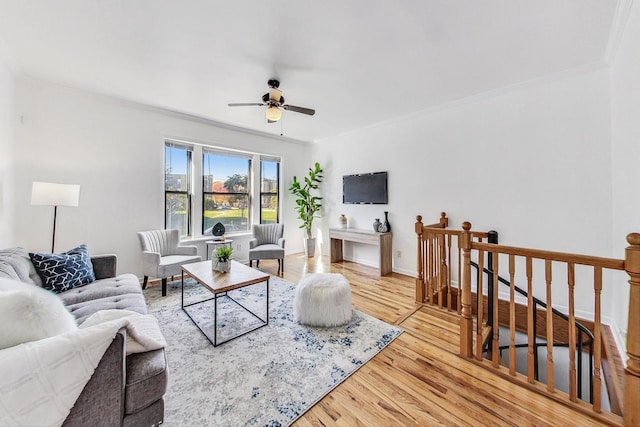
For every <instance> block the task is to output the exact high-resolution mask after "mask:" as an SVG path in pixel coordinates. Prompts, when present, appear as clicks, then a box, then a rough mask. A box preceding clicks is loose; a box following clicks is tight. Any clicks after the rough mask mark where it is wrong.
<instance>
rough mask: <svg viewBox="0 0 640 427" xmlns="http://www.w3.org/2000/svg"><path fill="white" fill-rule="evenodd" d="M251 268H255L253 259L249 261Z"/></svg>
mask: <svg viewBox="0 0 640 427" xmlns="http://www.w3.org/2000/svg"><path fill="white" fill-rule="evenodd" d="M249 267H253V260H252V259H250V260H249Z"/></svg>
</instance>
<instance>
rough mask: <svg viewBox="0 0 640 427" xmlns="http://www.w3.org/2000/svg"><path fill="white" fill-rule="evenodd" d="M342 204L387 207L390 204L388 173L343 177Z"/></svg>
mask: <svg viewBox="0 0 640 427" xmlns="http://www.w3.org/2000/svg"><path fill="white" fill-rule="evenodd" d="M342 203H349V204H372V205H386V204H387V203H388V192H387V172H374V173H360V174H355V175H345V176H343V177H342Z"/></svg>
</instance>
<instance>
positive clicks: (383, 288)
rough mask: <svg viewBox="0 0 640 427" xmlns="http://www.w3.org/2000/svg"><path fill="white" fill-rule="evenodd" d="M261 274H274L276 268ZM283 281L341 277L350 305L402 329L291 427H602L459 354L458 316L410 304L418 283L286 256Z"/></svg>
mask: <svg viewBox="0 0 640 427" xmlns="http://www.w3.org/2000/svg"><path fill="white" fill-rule="evenodd" d="M260 267H261V269H263V270H264V271H266V272H269V273H272V274H275V273H276V271H277V268H278V267H277V263H276V262H275V261H273V262H271V261H262V262H261V263H260ZM285 268H286V271H285V272H284V274H283V276H282V277H284V278H285V279H287V280H289V281H291V282H294V283H297V282H298V281H299V279H300V278H301V277H302V275H303V274H305V273H307V272H308V273H312V272H327V273H328V272H334V273H342V274H343V275H344V276H345V277H347V279H348V280H349V282H350V283H351V288H352V299H353V305H354V307H355V308H356V309H358V310H360V311H363V312H365V313H368V314H369V315H371V316H374V317H377V318H379V319H381V320H384V321H386V322H388V323H391V324H395V325H397V326H399V327H400V328H402V329H404V331H405V332H404V333H403V334H402V335H400V337H398V338H397V339H396V340H395V341H394V342H393V343H391V344H390V345H389V346H388V347H386V348H385V349H384V350H383V351H382V352H380V353H379V354H378V355H377V356H376V357H374V358H373V359H372V360H371V361H369V362H368V363H367V364H365V365H364V366H363V367H362V368H360V369H359V370H358V371H357V372H356V373H354V374H353V375H352V376H351V377H349V378H348V379H347V380H346V381H345V382H343V383H342V384H341V385H339V386H338V387H336V388H335V389H334V390H333V391H332V392H331V393H329V394H328V395H327V396H325V397H324V398H323V399H322V400H321V401H320V402H319V403H317V404H316V405H315V406H313V407H312V408H311V409H310V410H309V411H307V413H305V414H304V415H303V416H302V417H301V418H300V419H299V420H298V421H296V423H295V424H294V425H295V426H323V425H324V426H413V425H420V426H425V425H447V426H484V425H488V426H489V425H490V426H503V425H504V426H591V425H602V422H601V421H598V420H596V419H594V418H592V417H591V416H589V415H588V413H586V412H585V411H577V410H575V409H571V408H568V407H566V406H564V405H562V404H559V403H557V402H555V401H553V400H551V399H549V398H546V397H544V396H542V395H540V394H538V393H536V392H534V391H533V390H530V389H528V388H524V387H520V386H518V385H515V384H514V383H512V382H511V381H508V380H507V379H503V378H501V377H498V376H496V375H493V374H492V373H491V372H489V371H488V370H486V369H483V368H481V367H480V366H478V365H477V364H476V363H474V362H471V361H467V360H465V359H462V358H460V357H459V356H458V355H457V352H458V341H459V337H458V324H457V322H458V320H457V317H455V316H453V315H451V314H449V313H447V312H442V311H439V310H438V309H433V308H430V307H417V306H416V305H415V304H414V298H415V294H414V293H415V279H414V278H413V277H409V276H404V275H401V274H396V273H392V274H391V275H388V276H385V277H382V278H380V277H378V276H377V274H376V269H374V268H371V267H367V266H363V265H360V264H355V263H351V262H343V263H334V264H331V263H330V262H329V259H328V257H327V256H319V255H316V257H315V258H311V259H309V258H306V257H305V256H304V255H302V254H300V255H290V256H287V257H286V259H285Z"/></svg>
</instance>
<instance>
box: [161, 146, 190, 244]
mask: <svg viewBox="0 0 640 427" xmlns="http://www.w3.org/2000/svg"><path fill="white" fill-rule="evenodd" d="M190 178H191V149H190V147H186V146H177V145H174V144H167V145H165V174H164V201H165V218H164V226H165V228H167V229H171V228H177V229H178V230H180V235H181V236H186V235H188V234H189V232H190V230H189V225H190V221H189V219H190V217H191V212H190V207H191V206H190V205H191V203H190V198H189V194H190V190H191V189H190V182H191V179H190Z"/></svg>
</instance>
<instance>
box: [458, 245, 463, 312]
mask: <svg viewBox="0 0 640 427" xmlns="http://www.w3.org/2000/svg"><path fill="white" fill-rule="evenodd" d="M457 240H458V301H457V302H458V307H457V310H458V314H461V313H462V263H463V259H462V248H461V247H460V238H458V239H457Z"/></svg>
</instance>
